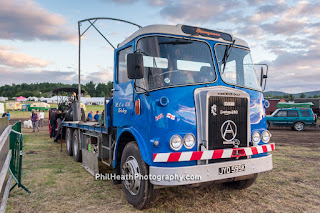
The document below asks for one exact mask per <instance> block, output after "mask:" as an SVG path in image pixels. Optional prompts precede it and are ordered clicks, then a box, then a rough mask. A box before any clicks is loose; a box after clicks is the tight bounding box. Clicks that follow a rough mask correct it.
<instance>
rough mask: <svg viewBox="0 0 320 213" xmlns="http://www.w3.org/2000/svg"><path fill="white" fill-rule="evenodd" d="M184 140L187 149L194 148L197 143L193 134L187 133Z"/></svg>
mask: <svg viewBox="0 0 320 213" xmlns="http://www.w3.org/2000/svg"><path fill="white" fill-rule="evenodd" d="M183 141H184V146H185V147H186V148H187V149H192V148H193V147H194V145H195V144H196V139H195V137H194V136H193V135H192V134H186V135H185V136H184V138H183Z"/></svg>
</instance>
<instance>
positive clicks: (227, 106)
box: [207, 96, 248, 150]
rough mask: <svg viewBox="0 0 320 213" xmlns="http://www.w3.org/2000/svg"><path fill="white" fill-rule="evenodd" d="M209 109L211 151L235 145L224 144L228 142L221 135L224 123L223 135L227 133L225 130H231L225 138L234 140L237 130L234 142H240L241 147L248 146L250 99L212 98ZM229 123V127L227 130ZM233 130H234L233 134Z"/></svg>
mask: <svg viewBox="0 0 320 213" xmlns="http://www.w3.org/2000/svg"><path fill="white" fill-rule="evenodd" d="M207 109H208V112H207V113H208V145H209V147H208V148H209V150H214V149H226V148H233V147H234V145H233V144H223V142H224V141H226V140H225V139H224V138H223V136H222V134H221V127H222V125H223V124H224V123H225V125H224V128H223V131H222V133H225V129H228V130H229V131H228V132H227V133H226V134H225V138H226V139H227V140H230V139H232V138H233V136H234V134H233V133H235V128H236V129H237V133H236V134H235V138H234V140H239V141H240V144H239V147H246V146H247V141H248V138H247V137H248V123H247V122H248V99H246V98H240V97H221V96H210V97H209V100H208V108H207ZM236 112H237V113H236ZM227 114H228V115H227ZM228 123H229V127H228V128H226V127H227V126H228ZM234 124H235V125H234ZM230 126H231V128H230ZM235 126H236V127H235ZM231 130H233V133H232V132H231Z"/></svg>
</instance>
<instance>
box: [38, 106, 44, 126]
mask: <svg viewBox="0 0 320 213" xmlns="http://www.w3.org/2000/svg"><path fill="white" fill-rule="evenodd" d="M43 121H44V112H43V110H41V111H40V113H39V127H40V126H41V127H43Z"/></svg>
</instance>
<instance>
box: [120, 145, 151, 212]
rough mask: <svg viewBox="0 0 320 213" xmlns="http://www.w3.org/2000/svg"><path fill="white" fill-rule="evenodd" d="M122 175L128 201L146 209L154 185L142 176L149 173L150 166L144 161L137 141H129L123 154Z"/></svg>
mask: <svg viewBox="0 0 320 213" xmlns="http://www.w3.org/2000/svg"><path fill="white" fill-rule="evenodd" d="M120 169H121V175H123V176H124V177H125V178H126V179H125V180H123V181H122V186H123V191H124V193H125V195H126V198H127V201H128V202H129V203H130V204H131V205H133V206H134V207H135V208H137V209H144V208H145V207H146V206H147V205H148V203H149V202H150V201H151V198H152V194H153V185H152V184H151V183H150V182H149V180H145V179H143V178H139V176H140V177H145V176H147V175H149V168H148V166H147V164H146V163H145V162H144V161H143V159H142V157H141V155H140V150H139V148H138V145H137V144H136V142H130V143H128V144H127V145H126V146H125V148H124V150H123V153H122V156H121V164H120Z"/></svg>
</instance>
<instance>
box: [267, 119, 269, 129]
mask: <svg viewBox="0 0 320 213" xmlns="http://www.w3.org/2000/svg"><path fill="white" fill-rule="evenodd" d="M269 128H270V122H269V121H267V129H269Z"/></svg>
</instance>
